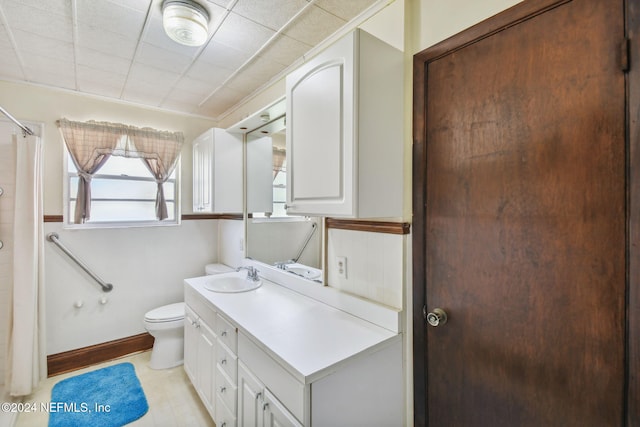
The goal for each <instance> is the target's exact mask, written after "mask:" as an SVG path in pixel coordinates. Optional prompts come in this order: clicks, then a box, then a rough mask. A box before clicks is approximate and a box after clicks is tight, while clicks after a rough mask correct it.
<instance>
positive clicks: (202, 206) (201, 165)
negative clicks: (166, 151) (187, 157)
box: [192, 131, 213, 212]
mask: <svg viewBox="0 0 640 427" xmlns="http://www.w3.org/2000/svg"><path fill="white" fill-rule="evenodd" d="M192 146H193V163H192V164H193V211H194V212H211V211H212V210H213V132H211V131H207V132H205V133H203V134H202V135H200V136H199V137H198V138H197V139H195V140H194V141H193V144H192Z"/></svg>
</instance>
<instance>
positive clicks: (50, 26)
mask: <svg viewBox="0 0 640 427" xmlns="http://www.w3.org/2000/svg"><path fill="white" fill-rule="evenodd" d="M2 10H3V11H4V13H5V15H6V17H7V21H8V22H9V26H10V27H11V28H12V29H14V28H15V29H20V30H22V31H26V32H29V33H34V34H38V35H41V36H44V37H49V38H52V39H57V40H62V41H64V42H67V43H71V42H73V32H72V20H71V12H70V10H62V11H60V12H61V13H60V14H58V13H52V12H49V11H46V10H42V9H36V8H33V7H30V6H26V5H24V4H21V3H6V4H4V5H3V6H2Z"/></svg>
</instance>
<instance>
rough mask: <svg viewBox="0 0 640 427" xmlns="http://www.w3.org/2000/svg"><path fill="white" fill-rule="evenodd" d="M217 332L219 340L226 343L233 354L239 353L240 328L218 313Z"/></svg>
mask: <svg viewBox="0 0 640 427" xmlns="http://www.w3.org/2000/svg"><path fill="white" fill-rule="evenodd" d="M216 320H217V321H216V329H215V331H216V334H217V335H218V340H220V342H222V343H223V344H224V345H226V346H227V347H228V348H229V349H230V350H231V351H232V352H233V354H237V353H238V329H237V328H236V327H235V326H234V325H232V324H231V323H230V322H229V321H228V320H227V319H225V318H224V317H222V316H220V315H219V314H218V318H217V319H216Z"/></svg>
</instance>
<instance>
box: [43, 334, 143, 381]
mask: <svg viewBox="0 0 640 427" xmlns="http://www.w3.org/2000/svg"><path fill="white" fill-rule="evenodd" d="M153 340H154V338H153V337H152V336H151V335H149V334H148V333H146V332H145V333H142V334H139V335H134V336H131V337H126V338H120V339H117V340H113V341H108V342H104V343H100V344H95V345H91V346H89V347H82V348H78V349H75V350H69V351H65V352H62V353H56V354H51V355H49V356H47V370H48V375H49V376H50V377H52V376H54V375H58V374H62V373H65V372H69V371H75V370H77V369H80V368H85V367H87V366H91V365H95V364H96V363H101V362H106V361H108V360H112V359H116V358H118V357H122V356H125V355H127V354H131V353H136V352H138V351H144V350H149V349H150V348H152V347H153Z"/></svg>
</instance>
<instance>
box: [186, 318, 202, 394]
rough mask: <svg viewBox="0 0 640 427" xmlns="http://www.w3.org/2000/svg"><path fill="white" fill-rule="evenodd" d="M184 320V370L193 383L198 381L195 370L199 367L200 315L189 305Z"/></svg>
mask: <svg viewBox="0 0 640 427" xmlns="http://www.w3.org/2000/svg"><path fill="white" fill-rule="evenodd" d="M184 317H185V322H184V371H185V372H186V373H187V376H188V377H189V379H190V380H191V382H192V383H193V384H195V383H196V377H195V370H196V369H197V365H196V363H197V351H198V335H199V333H198V329H197V323H198V317H197V316H196V314H195V313H194V312H193V311H191V309H190V308H189V307H185V316H184Z"/></svg>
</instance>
